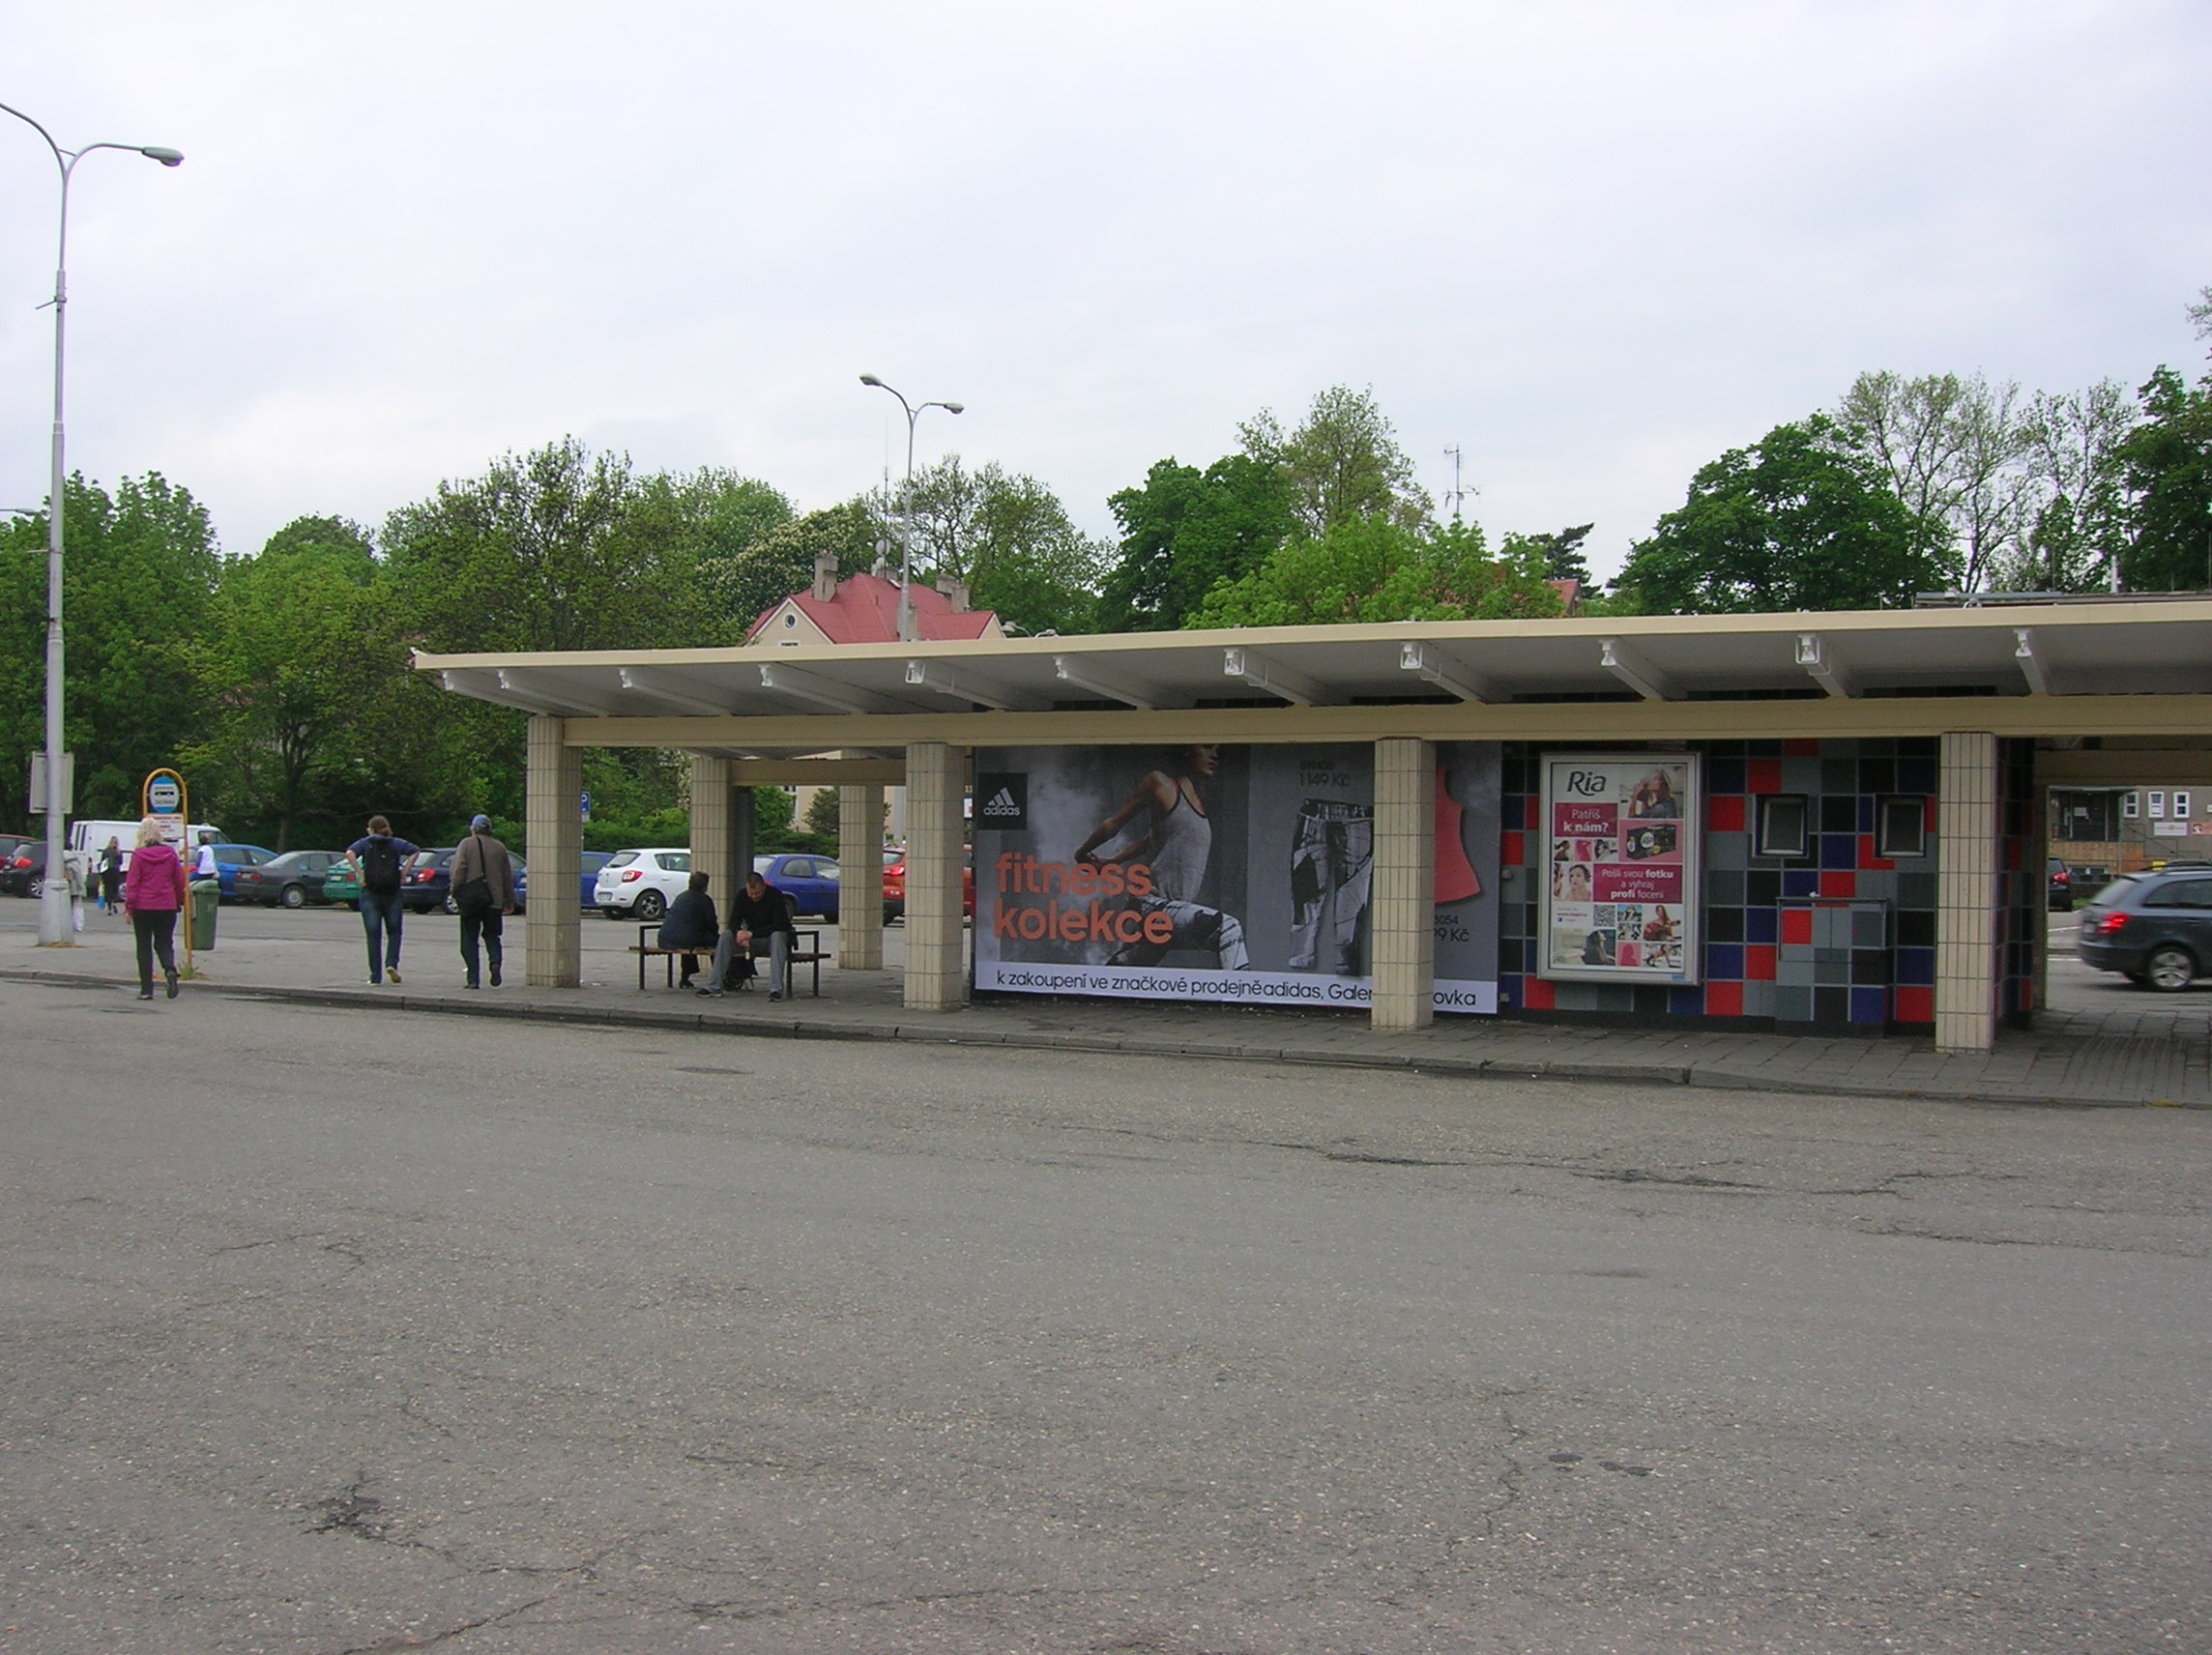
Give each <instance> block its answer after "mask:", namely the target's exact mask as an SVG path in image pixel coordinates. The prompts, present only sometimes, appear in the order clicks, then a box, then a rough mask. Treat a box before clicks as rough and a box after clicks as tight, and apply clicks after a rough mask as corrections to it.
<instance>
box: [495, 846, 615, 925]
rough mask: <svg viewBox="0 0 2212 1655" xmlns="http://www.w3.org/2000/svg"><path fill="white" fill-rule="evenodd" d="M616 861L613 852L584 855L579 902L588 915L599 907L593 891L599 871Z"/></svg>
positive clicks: (597, 881)
mask: <svg viewBox="0 0 2212 1655" xmlns="http://www.w3.org/2000/svg"><path fill="white" fill-rule="evenodd" d="M614 859H615V854H614V852H612V851H586V852H585V853H584V862H583V876H582V881H581V885H582V889H581V891H580V892H579V897H578V900H580V901H581V902H582V903H583V905H584V911H585V912H586V913H587V914H588V913H590V912H591V911H592V910H593V909H594V908H596V907H597V906H598V898H597V897H596V896H594V895H593V894H592V891H593V888H594V887H595V886H597V885H598V883H599V870H600V869H601V868H603V867H605V866H606V865H607V864H608V863H609V862H611V861H613V860H614ZM520 877H521V876H520V875H517V876H516V878H518V879H519V878H520Z"/></svg>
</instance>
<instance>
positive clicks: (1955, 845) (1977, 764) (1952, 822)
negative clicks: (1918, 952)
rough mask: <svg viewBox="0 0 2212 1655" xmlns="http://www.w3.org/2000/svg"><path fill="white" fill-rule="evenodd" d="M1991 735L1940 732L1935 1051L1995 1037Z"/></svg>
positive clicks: (1984, 1045) (1985, 1045) (1976, 1045)
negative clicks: (1944, 733) (1941, 751)
mask: <svg viewBox="0 0 2212 1655" xmlns="http://www.w3.org/2000/svg"><path fill="white" fill-rule="evenodd" d="M1997 784H1998V776H1997V739H1996V738H1995V737H1994V736H1990V735H1983V734H1978V733H1954V734H1952V735H1948V736H1945V737H1944V738H1943V756H1942V761H1941V764H1940V766H1939V767H1938V769H1937V773H1936V1050H1937V1051H1938V1052H1987V1051H1988V1050H1989V1049H1990V1048H1991V1047H1992V1046H1994V1044H1995V1043H1996V1029H1997V1017H1996V1011H1997V938H1998V936H1999V935H2000V933H1999V931H1998V921H1999V920H2000V919H2001V917H2002V915H2001V914H2000V913H1999V911H1998V907H1997Z"/></svg>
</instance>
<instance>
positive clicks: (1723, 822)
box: [1705, 793, 1743, 833]
mask: <svg viewBox="0 0 2212 1655" xmlns="http://www.w3.org/2000/svg"><path fill="white" fill-rule="evenodd" d="M1705 827H1706V828H1707V830H1708V831H1711V832H1714V833H1740V832H1742V831H1743V795H1742V794H1740V793H1723V794H1716V795H1714V796H1713V797H1712V798H1708V799H1706V800H1705Z"/></svg>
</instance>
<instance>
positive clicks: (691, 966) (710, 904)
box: [660, 873, 722, 988]
mask: <svg viewBox="0 0 2212 1655" xmlns="http://www.w3.org/2000/svg"><path fill="white" fill-rule="evenodd" d="M707 883H708V876H707V875H706V874H705V873H695V874H693V875H692V876H691V888H690V889H688V890H686V891H684V892H683V893H682V894H681V895H679V896H678V897H677V899H676V900H675V901H674V902H672V903H670V904H669V905H668V917H667V918H665V919H663V920H662V921H661V922H660V945H661V946H662V947H663V948H712V947H713V946H714V944H715V939H716V938H717V937H718V936H719V935H720V934H721V930H722V924H721V921H720V920H719V919H718V918H716V917H715V915H714V899H713V897H711V896H709V895H708V894H707ZM698 969H699V958H698V956H697V955H696V954H686V955H684V980H683V981H682V982H680V983H678V984H677V985H676V986H677V987H678V988H689V987H690V986H691V978H692V975H693V974H694V973H696V972H697V971H698Z"/></svg>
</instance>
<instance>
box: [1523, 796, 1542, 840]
mask: <svg viewBox="0 0 2212 1655" xmlns="http://www.w3.org/2000/svg"><path fill="white" fill-rule="evenodd" d="M1524 827H1526V829H1527V831H1528V832H1530V833H1541V832H1543V830H1544V801H1543V800H1542V799H1541V798H1538V797H1537V796H1536V795H1534V794H1532V793H1531V794H1530V795H1529V796H1528V822H1527V823H1526V824H1524Z"/></svg>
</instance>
